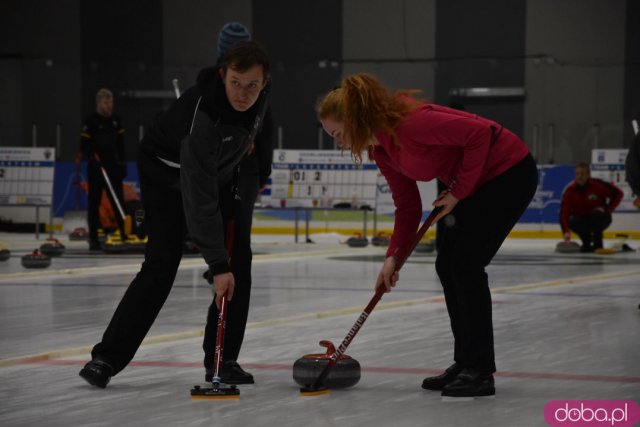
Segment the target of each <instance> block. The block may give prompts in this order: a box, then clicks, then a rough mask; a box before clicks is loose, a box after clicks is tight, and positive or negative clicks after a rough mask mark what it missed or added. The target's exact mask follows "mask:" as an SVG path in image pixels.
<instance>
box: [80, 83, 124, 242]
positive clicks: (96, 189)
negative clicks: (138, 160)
mask: <svg viewBox="0 0 640 427" xmlns="http://www.w3.org/2000/svg"><path fill="white" fill-rule="evenodd" d="M80 151H81V152H82V157H83V158H84V160H86V161H87V175H88V182H89V212H88V218H87V219H88V223H89V250H92V251H96V250H101V249H102V247H101V245H100V242H99V241H98V228H100V225H101V224H100V199H101V198H102V191H103V190H105V192H106V194H107V197H108V198H109V201H110V202H111V206H112V208H113V210H114V211H117V208H116V201H115V200H114V199H113V195H112V194H111V191H109V189H108V188H107V182H106V180H105V178H104V176H103V175H102V171H101V170H100V168H101V167H103V168H104V170H105V171H106V173H107V176H108V177H109V181H110V183H111V186H112V187H113V190H114V191H115V193H116V197H117V198H118V199H119V200H118V201H119V202H120V206H124V204H123V202H124V198H123V196H122V180H123V179H124V177H126V176H127V169H126V168H127V164H126V161H125V153H124V127H123V126H122V120H121V119H120V117H118V116H116V115H114V114H113V94H112V93H111V91H110V90H109V89H100V90H99V91H98V93H97V94H96V111H95V112H94V113H92V114H91V115H89V116H88V117H87V118H86V119H85V121H84V124H83V126H82V132H80ZM96 154H97V155H98V157H99V160H98V158H96ZM116 220H117V222H118V227H119V229H120V236H121V238H122V239H123V240H124V239H126V234H125V230H124V218H122V217H121V216H120V215H116Z"/></svg>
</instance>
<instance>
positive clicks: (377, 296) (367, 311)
mask: <svg viewBox="0 0 640 427" xmlns="http://www.w3.org/2000/svg"><path fill="white" fill-rule="evenodd" d="M441 210H442V208H435V209H433V210H432V211H431V214H429V216H428V217H427V219H426V220H425V221H424V224H422V226H421V227H420V229H418V232H417V233H416V236H415V238H414V239H413V241H412V242H411V244H409V245H407V247H406V248H404V250H403V251H401V252H400V253H399V254H398V257H397V261H396V271H400V269H401V268H402V266H403V265H404V263H405V261H406V260H407V258H409V255H411V253H412V252H413V250H414V249H415V248H416V246H417V245H418V243H420V240H422V237H423V236H424V235H425V233H426V232H427V230H428V229H429V227H430V226H431V224H432V223H433V220H434V219H435V217H436V216H438V214H439V213H440V211H441ZM382 295H384V288H382V287H380V288H378V289H377V290H376V293H375V294H374V295H373V297H372V298H371V301H369V304H367V306H366V307H365V309H364V311H363V312H362V314H360V317H358V320H356V323H354V324H353V326H352V327H351V329H350V330H349V332H348V333H347V336H346V337H345V338H344V340H343V341H342V344H340V347H338V348H337V349H336V351H335V352H334V353H333V354H332V355H331V357H330V358H329V363H327V365H326V366H325V367H324V369H323V370H322V372H321V373H320V375H319V376H318V378H317V379H316V381H315V383H313V388H315V389H317V388H319V387H320V386H321V385H322V382H323V381H324V380H325V379H326V378H327V376H328V375H329V372H330V371H331V369H332V368H333V367H334V366H335V364H336V363H338V358H339V357H340V356H341V355H343V354H344V352H345V351H347V347H349V344H351V341H353V339H354V338H355V336H356V334H357V333H358V331H359V330H360V328H362V325H363V324H364V322H365V320H367V317H369V315H370V314H371V312H372V311H373V309H374V308H375V306H376V305H377V304H378V302H379V301H380V299H381V298H382Z"/></svg>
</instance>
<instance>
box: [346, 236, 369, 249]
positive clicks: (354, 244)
mask: <svg viewBox="0 0 640 427" xmlns="http://www.w3.org/2000/svg"><path fill="white" fill-rule="evenodd" d="M368 244H369V240H368V239H367V238H366V237H362V235H361V234H360V233H356V234H355V235H354V236H352V237H349V238H348V239H347V245H348V246H349V247H350V248H364V247H366V246H367V245H368Z"/></svg>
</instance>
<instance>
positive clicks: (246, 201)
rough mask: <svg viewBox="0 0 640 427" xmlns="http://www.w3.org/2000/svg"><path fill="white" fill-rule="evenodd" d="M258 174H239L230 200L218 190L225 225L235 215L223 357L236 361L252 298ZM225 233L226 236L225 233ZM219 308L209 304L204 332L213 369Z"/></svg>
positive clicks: (207, 359) (206, 362) (208, 364)
mask: <svg viewBox="0 0 640 427" xmlns="http://www.w3.org/2000/svg"><path fill="white" fill-rule="evenodd" d="M259 185H260V184H259V176H258V174H257V173H255V174H253V173H243V172H242V169H241V170H240V174H239V176H238V195H239V197H240V200H233V197H234V196H233V193H232V192H229V191H224V192H223V191H222V190H221V191H220V198H221V201H220V206H221V209H222V216H223V219H224V223H225V227H226V224H228V219H230V218H231V217H235V229H234V232H233V235H234V242H233V252H232V255H231V270H232V272H233V276H234V279H235V284H236V286H235V291H234V294H233V300H232V301H229V305H228V311H227V321H226V330H225V336H224V355H223V356H224V360H237V359H238V355H239V353H240V348H241V347H242V341H243V340H244V332H245V328H246V326H247V317H248V315H249V302H250V297H251V261H252V258H253V254H252V252H251V223H252V219H253V206H254V204H255V201H256V197H257V196H258V190H259ZM226 235H227V234H226V232H225V236H226ZM218 314H219V311H218V308H217V307H216V305H215V302H214V303H212V304H211V306H210V307H209V312H208V315H207V325H206V327H205V332H204V341H203V343H202V348H203V349H204V366H205V368H208V369H212V368H213V364H214V357H215V347H216V337H217V333H218V330H217V326H218Z"/></svg>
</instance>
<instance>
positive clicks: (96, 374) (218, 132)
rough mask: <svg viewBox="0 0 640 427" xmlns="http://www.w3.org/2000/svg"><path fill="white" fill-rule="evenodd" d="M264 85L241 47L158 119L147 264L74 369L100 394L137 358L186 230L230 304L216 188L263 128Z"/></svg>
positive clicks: (150, 142)
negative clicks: (79, 366)
mask: <svg viewBox="0 0 640 427" xmlns="http://www.w3.org/2000/svg"><path fill="white" fill-rule="evenodd" d="M268 79H269V59H268V57H267V55H266V53H265V52H264V50H262V48H261V47H260V46H259V45H257V44H256V43H253V42H249V43H240V44H237V45H236V46H234V47H232V48H231V49H229V50H228V51H227V53H226V54H225V56H224V58H223V59H222V61H221V63H220V64H219V66H216V67H213V68H208V69H204V70H202V71H201V72H200V75H199V76H198V80H197V85H196V86H194V87H191V88H190V89H188V90H187V91H186V92H185V93H184V94H183V95H182V96H181V97H180V98H179V99H177V100H176V101H174V102H173V103H172V104H171V106H170V107H169V109H168V110H167V111H166V112H165V113H163V114H162V115H160V116H159V117H158V118H156V120H155V121H154V123H153V125H152V126H151V128H150V129H149V131H148V132H147V135H146V136H145V138H144V139H143V140H142V142H141V145H140V152H139V155H138V170H139V174H140V184H141V189H142V196H143V197H142V198H143V204H144V208H145V224H146V228H147V233H148V243H147V245H146V248H145V260H144V263H143V264H142V268H141V270H140V272H139V273H138V274H137V275H136V277H135V279H134V280H133V282H132V283H131V285H129V288H128V289H127V292H126V293H125V295H124V296H123V298H122V301H120V304H119V305H118V308H117V309H116V311H115V313H114V315H113V318H112V319H111V322H110V323H109V326H108V327H107V329H106V331H105V332H104V335H103V337H102V341H101V342H99V343H98V344H96V345H95V346H94V348H93V350H92V352H91V356H92V360H91V361H89V362H88V363H87V364H86V365H85V366H84V368H83V369H82V370H81V371H80V376H81V377H82V378H84V379H85V380H86V381H87V382H88V383H89V384H91V385H95V386H97V387H101V388H104V387H106V386H107V384H108V383H109V380H110V378H111V377H112V376H113V375H116V374H118V373H119V372H120V371H121V370H122V369H124V368H125V367H126V365H127V364H128V363H129V362H130V361H131V359H132V358H133V356H134V355H135V353H136V351H137V349H138V347H139V346H140V343H141V342H142V340H143V339H144V337H145V335H146V334H147V332H148V331H149V329H150V328H151V325H152V324H153V322H154V320H155V318H156V316H157V315H158V313H159V311H160V309H161V308H162V305H163V304H164V302H165V300H166V298H167V296H168V295H169V292H170V290H171V287H172V285H173V281H174V279H175V276H176V273H177V271H178V266H179V264H180V259H181V258H182V244H183V240H184V234H185V232H186V230H187V229H188V230H189V234H190V236H191V238H192V239H193V241H194V243H195V244H196V245H197V246H198V248H199V249H200V252H201V253H202V256H203V257H204V259H205V261H206V263H207V265H208V266H209V270H210V272H211V275H212V278H213V282H214V283H213V286H214V289H215V293H216V298H215V300H216V304H218V305H219V304H220V302H221V300H222V296H223V295H225V294H226V295H227V298H228V299H229V301H232V300H233V292H234V288H235V280H234V276H233V274H232V273H231V271H230V267H229V263H228V259H229V254H228V253H227V251H226V250H225V245H224V225H223V218H222V214H221V210H220V208H221V203H220V200H221V195H220V193H219V188H220V184H221V183H224V182H229V181H230V180H231V177H232V176H233V171H234V169H235V168H236V167H237V165H238V163H239V162H240V161H241V159H242V157H243V156H244V155H245V153H246V152H247V150H248V149H249V145H250V138H251V137H252V135H253V134H254V132H255V130H256V129H257V128H258V127H259V125H260V123H261V120H262V114H263V112H264V110H265V107H264V106H265V104H266V93H265V90H264V89H265V87H266V86H267V82H268Z"/></svg>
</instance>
